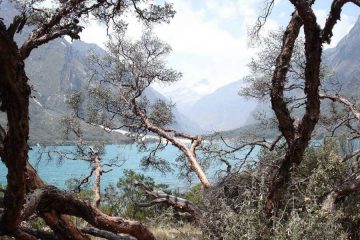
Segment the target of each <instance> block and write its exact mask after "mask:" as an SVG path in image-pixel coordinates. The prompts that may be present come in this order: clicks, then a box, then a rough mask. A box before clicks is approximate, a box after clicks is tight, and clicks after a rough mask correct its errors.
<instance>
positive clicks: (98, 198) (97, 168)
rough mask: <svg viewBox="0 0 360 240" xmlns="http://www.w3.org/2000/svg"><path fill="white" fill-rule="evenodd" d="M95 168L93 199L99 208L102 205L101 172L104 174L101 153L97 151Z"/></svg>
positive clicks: (95, 205)
mask: <svg viewBox="0 0 360 240" xmlns="http://www.w3.org/2000/svg"><path fill="white" fill-rule="evenodd" d="M94 168H95V171H94V172H95V180H94V186H93V189H94V201H93V206H94V207H96V208H98V207H99V205H100V201H101V193H100V180H101V174H102V170H101V162H100V157H99V154H98V153H96V154H95V156H94Z"/></svg>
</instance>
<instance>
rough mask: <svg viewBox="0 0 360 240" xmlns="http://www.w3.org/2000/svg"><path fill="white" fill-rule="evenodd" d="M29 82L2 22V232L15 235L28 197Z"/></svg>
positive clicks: (0, 40) (0, 47)
mask: <svg viewBox="0 0 360 240" xmlns="http://www.w3.org/2000/svg"><path fill="white" fill-rule="evenodd" d="M27 81H28V78H27V77H26V74H25V70H24V62H23V61H22V60H21V58H20V55H19V54H18V48H17V45H16V43H15V42H14V40H13V39H12V38H10V37H9V35H8V32H7V30H6V28H5V26H4V25H3V23H2V22H1V21H0V99H1V106H0V110H1V111H3V112H6V114H7V120H8V129H7V132H6V136H5V138H4V142H3V146H4V148H3V152H2V161H3V162H4V163H5V165H6V167H7V168H8V175H7V189H6V192H5V201H4V203H5V209H4V215H3V217H2V218H1V220H0V221H1V222H0V229H1V231H2V232H5V233H10V234H11V233H15V232H16V229H17V227H18V225H19V223H20V215H21V209H22V205H23V203H24V195H25V172H24V169H25V167H26V162H27V158H28V154H27V153H28V145H27V140H28V137H29V96H30V92H31V91H30V87H29V85H28V83H27Z"/></svg>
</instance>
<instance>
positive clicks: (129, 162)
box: [0, 145, 255, 191]
mask: <svg viewBox="0 0 360 240" xmlns="http://www.w3.org/2000/svg"><path fill="white" fill-rule="evenodd" d="M48 149H52V150H54V149H56V150H57V151H71V150H73V149H74V146H56V147H48ZM39 150H41V149H40V148H39V147H32V149H31V150H30V151H29V161H30V163H31V164H32V165H33V166H34V167H35V168H36V170H37V171H38V174H39V175H40V177H41V178H42V179H43V180H44V181H45V182H46V183H47V184H51V185H55V186H57V187H59V188H62V189H64V188H65V182H66V180H68V179H70V178H82V177H84V176H86V175H88V174H89V173H90V169H91V166H90V164H89V163H88V162H86V161H81V160H76V161H74V160H64V161H63V162H62V163H59V161H58V159H57V158H56V157H53V158H52V159H49V158H48V156H47V155H46V154H43V155H41V156H42V157H41V161H38V160H39V157H40V154H39ZM179 154H180V153H179V151H178V150H177V149H176V148H174V147H173V146H168V147H166V149H165V150H163V151H161V152H159V156H160V157H162V158H164V159H166V160H167V161H168V162H170V163H173V164H175V159H176V158H177V156H178V155H179ZM254 154H255V153H254ZM145 155H146V153H140V152H139V151H138V149H137V148H136V146H135V145H106V146H105V155H104V156H103V157H102V163H108V162H109V161H111V160H112V159H114V158H116V157H118V158H119V159H120V160H122V161H124V162H123V163H122V161H120V162H119V164H122V165H121V167H112V169H113V170H112V171H111V172H109V173H104V174H103V175H102V179H101V188H102V189H104V188H105V187H106V186H108V184H110V183H112V184H116V183H117V181H118V179H119V178H121V177H122V176H123V170H124V169H132V170H134V171H135V172H137V173H142V174H144V175H145V176H149V177H152V178H153V179H154V180H155V182H157V183H164V184H168V185H169V187H170V188H171V189H178V190H179V191H183V190H186V189H187V188H189V187H190V186H191V185H193V184H196V183H198V180H197V179H196V178H194V179H193V181H192V183H191V184H190V183H189V182H188V181H187V180H185V179H180V178H179V170H178V169H177V168H176V167H175V166H174V167H173V169H174V171H173V172H168V173H166V174H163V173H161V172H159V171H156V170H151V169H148V170H144V169H143V168H142V166H141V165H140V161H141V159H142V157H144V156H145ZM54 156H56V155H54ZM106 169H108V168H106V167H104V170H106ZM215 169H216V170H219V169H223V170H225V169H226V167H225V166H224V165H216V166H214V167H210V168H209V169H208V174H209V177H210V179H212V180H213V179H214V176H213V175H214V172H215ZM6 173H7V169H6V168H5V166H4V165H3V164H0V184H6Z"/></svg>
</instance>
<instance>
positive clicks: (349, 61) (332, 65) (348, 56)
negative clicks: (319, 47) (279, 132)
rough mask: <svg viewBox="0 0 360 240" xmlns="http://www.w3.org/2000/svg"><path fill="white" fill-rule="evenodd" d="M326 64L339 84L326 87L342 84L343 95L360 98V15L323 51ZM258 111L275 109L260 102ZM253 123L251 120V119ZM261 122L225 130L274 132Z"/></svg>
mask: <svg viewBox="0 0 360 240" xmlns="http://www.w3.org/2000/svg"><path fill="white" fill-rule="evenodd" d="M323 62H324V64H325V65H326V66H327V67H328V68H329V69H330V70H331V71H332V72H334V73H335V76H334V78H335V79H333V80H336V81H335V82H337V83H338V85H335V86H334V85H333V84H332V83H334V81H330V83H328V82H325V83H324V84H326V85H325V86H324V87H325V88H326V89H334V88H336V89H337V88H338V87H339V85H340V86H341V92H340V94H341V95H344V96H346V97H348V98H354V99H359V97H360V95H359V93H360V16H359V17H358V19H357V21H356V23H355V24H354V26H353V28H352V29H351V30H350V32H349V33H348V34H347V35H346V36H344V37H343V38H342V39H341V41H340V42H339V43H338V44H337V46H336V47H334V48H331V49H326V50H324V53H323ZM321 110H322V113H323V114H324V113H325V114H326V112H327V111H329V102H328V101H324V102H322V105H321ZM256 111H261V112H265V113H266V116H269V115H272V114H273V111H272V109H271V105H270V104H269V103H258V105H257V106H256V108H255V109H254V113H255V112H256ZM250 123H251V121H250ZM262 127H263V126H261V125H260V124H250V125H249V126H243V127H241V128H238V129H233V130H232V131H227V132H224V135H225V136H227V137H235V136H239V134H244V133H249V132H261V133H265V134H267V135H271V134H273V130H265V129H262Z"/></svg>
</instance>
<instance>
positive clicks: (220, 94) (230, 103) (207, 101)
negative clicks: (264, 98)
mask: <svg viewBox="0 0 360 240" xmlns="http://www.w3.org/2000/svg"><path fill="white" fill-rule="evenodd" d="M242 84H243V82H242V81H241V80H240V81H237V82H233V83H230V84H228V85H225V86H223V87H221V88H219V89H217V90H216V91H215V92H213V93H211V94H208V95H206V96H204V97H202V98H200V99H199V100H198V101H197V102H196V103H195V104H194V105H192V106H191V107H189V108H187V109H184V113H185V114H186V116H187V117H188V118H190V119H191V120H193V121H194V122H196V123H197V124H198V125H200V126H201V127H202V129H204V130H205V131H207V132H211V131H225V130H231V129H235V128H239V127H241V126H244V125H247V124H250V122H249V121H250V119H251V113H252V111H253V110H254V109H255V107H256V102H255V101H254V100H251V99H247V98H245V97H242V96H240V95H239V94H238V92H239V90H240V88H241V86H242ZM251 123H252V122H251Z"/></svg>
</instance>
